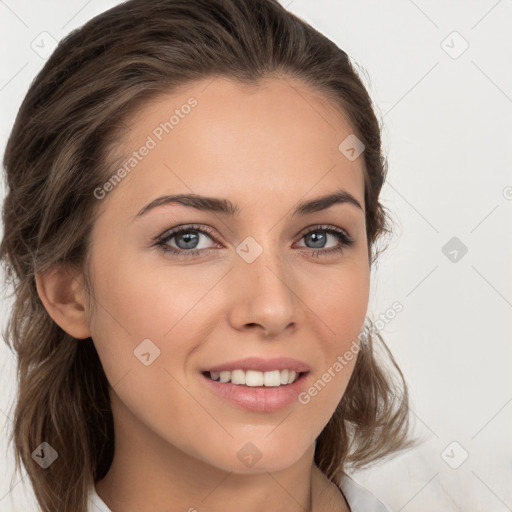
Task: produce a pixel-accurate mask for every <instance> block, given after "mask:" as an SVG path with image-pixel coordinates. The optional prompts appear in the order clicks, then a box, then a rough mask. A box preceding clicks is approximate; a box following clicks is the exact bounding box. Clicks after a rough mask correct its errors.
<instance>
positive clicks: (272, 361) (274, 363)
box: [202, 357, 311, 373]
mask: <svg viewBox="0 0 512 512" xmlns="http://www.w3.org/2000/svg"><path fill="white" fill-rule="evenodd" d="M233 370H244V371H245V372H246V371H248V370H256V371H258V372H270V371H272V370H293V371H295V372H297V373H305V372H309V371H311V368H310V367H309V365H308V364H306V363H304V362H303V361H299V360H298V359H293V358H290V357H276V358H269V359H264V358H261V357H246V358H245V359H238V360H236V361H230V362H229V363H224V364H218V365H214V366H210V367H208V368H204V369H203V370H202V372H203V373H204V372H222V371H233Z"/></svg>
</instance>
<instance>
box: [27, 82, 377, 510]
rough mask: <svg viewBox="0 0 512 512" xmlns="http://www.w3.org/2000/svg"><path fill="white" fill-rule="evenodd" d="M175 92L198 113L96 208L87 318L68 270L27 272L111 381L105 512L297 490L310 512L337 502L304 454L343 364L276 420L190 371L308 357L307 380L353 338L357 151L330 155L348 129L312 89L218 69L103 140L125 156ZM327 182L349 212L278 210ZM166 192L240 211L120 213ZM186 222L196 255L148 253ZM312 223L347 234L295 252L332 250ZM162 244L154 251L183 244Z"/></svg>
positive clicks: (296, 497) (364, 295)
mask: <svg viewBox="0 0 512 512" xmlns="http://www.w3.org/2000/svg"><path fill="white" fill-rule="evenodd" d="M190 96H193V97H194V98H196V99H197V100H198V105H197V106H196V107H195V108H193V109H192V110H191V112H190V114H188V115H187V116H185V117H184V119H181V120H180V123H179V124H178V125H177V126H175V128H174V129H173V131H172V132H171V133H169V134H166V135H165V136H164V137H163V139H162V141H161V142H159V143H158V145H157V147H156V148H154V149H152V150H151V151H150V152H149V154H148V155H147V156H146V157H145V158H144V159H143V160H142V161H141V162H140V163H138V165H137V166H136V167H135V168H134V169H133V170H132V171H131V172H130V173H129V175H128V176H127V177H125V178H124V179H123V180H122V182H121V183H120V184H118V185H117V186H116V187H115V188H114V189H113V190H112V191H110V192H109V193H108V194H107V196H106V197H105V198H104V199H101V200H98V202H99V203H100V204H99V205H98V208H99V210H98V212H99V213H100V215H99V216H98V217H97V219H96V221H95V225H94V229H93V232H92V236H91V260H90V261H91V271H92V276H93V281H94V297H95V301H96V308H95V311H94V313H93V312H91V311H89V310H88V308H87V301H86V296H85V293H84V291H83V288H82V286H80V285H81V282H82V281H81V279H80V275H79V274H77V275H73V276H72V277H70V274H68V273H64V272H61V271H59V270H57V271H56V272H53V273H51V272H48V273H46V274H45V275H38V276H37V278H36V283H37V288H38V292H39V295H40V296H41V299H42V301H43V302H44V304H45V307H46V308H47V309H48V311H49V313H50V314H51V316H52V317H53V319H54V320H55V321H56V322H57V323H58V324H59V325H60V326H61V327H62V328H63V329H65V330H66V331H67V332H68V333H70V334H71V335H73V336H75V337H77V338H80V339H83V338H86V337H89V336H91V337H92V339H93V341H94V344H95V346H96V349H97V351H98V354H99V356H100V359H101V362H102V364H103V368H104V370H105V373H106V376H107V378H108V380H109V382H110V384H111V386H112V388H111V401H112V409H113V415H114V423H115V456H114V460H113V464H112V466H111V468H110V470H109V472H108V474H107V475H106V477H105V478H104V479H103V480H101V481H99V482H97V483H96V489H97V492H98V494H99V496H100V497H101V498H102V499H103V500H104V501H105V503H106V504H107V505H108V506H109V507H110V508H111V509H112V511H113V512H120V511H121V510H123V511H124V512H135V511H140V510H151V511H153V512H163V511H167V512H168V511H169V510H176V511H178V510H180V511H186V510H190V509H191V511H192V510H194V508H195V509H196V510H197V511H199V512H202V511H208V512H220V511H225V510H229V509H230V508H231V506H230V505H231V504H232V503H236V504H237V508H238V509H239V510H244V511H248V512H256V511H261V510H274V511H288V512H290V511H297V512H299V511H300V512H303V511H305V510H309V500H310V498H312V500H313V510H325V511H328V510H338V511H339V510H345V511H348V510H349V509H348V506H347V504H346V501H345V499H344V497H343V495H342V494H341V492H340V491H339V490H338V489H337V487H336V486H335V485H334V484H332V483H330V482H329V480H328V479H327V478H326V477H325V475H324V474H323V473H322V472H321V471H320V470H319V469H318V468H317V467H316V466H315V465H314V462H313V457H314V449H315V444H314V443H315V439H316V437H317V436H318V435H319V434H320V432H321V431H322V429H323V428H324V426H325V425H326V424H327V422H328V421H329V418H330V417H331V416H332V414H333V412H334V410H335V408H336V406H337V404H338V402H339V401H340V399H341V397H342V396H343V393H344V392H345V389H346V386H347V383H348V380H349V378H350V375H351V374H352V371H353V368H354V365H355V360H356V358H354V359H353V360H352V361H350V362H349V363H348V364H347V365H346V366H345V367H344V368H343V370H342V371H340V372H339V373H337V374H336V377H335V378H333V379H332V380H331V381H330V382H329V383H328V384H327V385H326V386H325V387H324V389H323V390H322V391H321V392H319V393H318V394H317V396H315V397H313V398H312V399H311V400H310V402H309V403H308V404H306V405H303V404H301V403H299V402H298V401H296V402H294V403H293V404H292V405H290V406H288V407H286V408H285V409H283V410H279V411H277V412H253V411H249V410H246V409H243V408H240V407H238V406H236V405H234V404H231V403H230V402H227V401H225V400H223V399H221V398H219V397H217V396H216V395H214V394H213V393H212V392H211V391H210V390H209V389H208V388H207V386H206V385H205V383H204V382H203V381H202V377H201V375H200V372H201V370H203V369H205V368H208V366H212V365H214V364H215V365H218V364H221V363H223V362H227V361H231V360H235V359H239V358H242V357H247V356H252V355H256V356H262V357H272V356H282V355H285V356H290V357H294V358H297V359H299V360H302V361H305V362H307V363H308V364H309V365H310V367H311V369H312V371H311V372H310V374H309V376H308V379H309V383H310V385H311V384H312V383H314V382H315V381H317V380H318V379H320V378H321V376H322V374H323V373H324V372H325V371H327V369H328V368H329V367H332V365H333V363H334V362H335V361H336V359H337V357H338V356H340V355H343V354H344V353H345V352H346V351H347V350H349V348H350V346H351V343H353V341H354V340H356V341H357V336H358V334H359V333H360V332H361V329H362V326H363V323H364V319H365V315H366V312H367V306H368V299H369V288H370V268H369V259H368V252H367V239H366V226H365V214H364V180H363V165H364V161H363V158H362V157H360V158H357V159H356V160H354V161H349V160H348V159H347V158H346V157H345V156H344V155H343V154H342V153H341V152H340V151H339V150H338V145H339V144H340V142H341V141H342V140H343V139H345V137H347V136H348V135H350V134H351V133H353V130H352V129H351V127H350V125H349V124H348V123H347V121H346V119H345V118H344V116H343V115H342V114H341V113H340V112H339V111H338V110H336V109H335V108H334V107H333V106H332V105H331V104H330V103H329V102H328V101H327V100H326V98H325V97H324V96H322V95H321V94H320V93H318V92H316V91H313V90H312V89H310V88H308V87H307V86H306V85H304V84H303V83H301V82H298V81H296V80H295V79H292V78H289V77H287V78H286V79H285V78H272V79H266V80H265V81H264V82H263V83H262V84H261V85H260V86H259V87H248V86H244V85H240V84H238V83H235V82H233V81H231V80H228V79H225V78H221V77H218V78H216V79H214V80H212V79H211V78H210V79H208V80H205V81H200V82H196V83H194V84H193V85H189V86H188V87H187V88H186V89H184V90H183V91H182V92H179V93H176V92H175V93H173V94H171V95H167V96H162V97H160V98H158V99H157V100H154V101H152V102H151V103H150V104H147V105H146V106H144V107H143V109H142V110H141V111H140V112H139V113H138V114H137V115H136V116H135V117H134V118H133V119H132V120H131V121H132V122H131V123H129V132H128V135H127V136H126V137H125V139H124V141H123V146H122V148H121V149H124V150H125V151H126V153H127V154H129V153H131V152H132V151H134V150H137V149H138V148H139V147H140V146H141V145H143V144H144V142H145V141H146V139H147V137H148V135H150V134H151V133H152V131H153V130H154V129H155V127H156V126H158V125H159V124H160V123H161V122H163V121H165V120H167V119H168V118H169V116H170V114H171V113H172V112H173V111H174V109H176V108H180V106H182V105H183V104H185V103H186V101H187V99H188V98H189V97H190ZM339 188H343V189H345V190H346V191H348V192H350V193H351V194H352V195H353V196H354V197H355V198H357V200H358V201H359V203H360V204H361V205H362V207H363V210H360V209H358V208H356V207H354V206H353V205H350V204H337V205H334V206H332V207H330V208H329V209H327V210H324V211H321V212H317V213H312V214H308V215H305V216H302V217H299V216H297V217H293V218H292V217H291V215H290V212H291V210H292V209H293V208H294V207H295V205H296V203H297V202H298V201H301V200H311V199H313V198H316V197H319V196H322V195H326V194H328V193H332V192H333V191H334V190H337V189H339ZM177 193H195V194H200V195H206V196H210V197H218V198H226V199H229V200H230V201H231V202H233V203H236V204H238V205H239V207H240V208H241V213H240V215H239V217H238V218H237V217H230V216H227V215H224V214H220V213H211V212H202V211H199V210H195V209H193V208H190V207H186V206H183V205H179V204H170V205H165V206H162V207H159V208H156V209H154V210H152V211H150V212H148V213H147V214H146V215H144V216H142V217H140V218H138V219H137V220H135V221H133V222H132V218H133V217H134V216H135V215H136V214H137V212H138V211H139V210H140V209H141V208H142V207H143V206H144V205H146V204H147V203H149V202H150V201H151V200H153V199H154V198H156V197H158V196H160V195H163V194H177ZM189 223H194V224H201V225H205V226H209V227H211V228H212V230H213V233H214V236H215V237H216V240H213V239H212V238H210V237H209V236H208V235H204V234H199V236H200V239H199V245H198V246H199V247H200V248H211V249H212V250H211V251H210V252H209V253H207V251H204V254H203V255H201V256H186V255H185V257H180V258H178V257H176V256H174V255H172V254H165V253H164V252H163V251H162V250H161V249H159V248H157V247H154V246H152V244H153V242H154V239H155V238H156V237H158V236H159V235H162V234H165V233H166V232H168V231H169V230H170V229H171V228H174V227H176V226H180V225H186V224H189ZM321 224H328V225H332V226H335V227H338V228H340V229H343V230H345V231H347V232H348V233H349V235H350V236H351V237H352V238H353V239H354V240H355V242H354V244H353V245H352V246H351V247H346V248H344V250H343V251H341V252H337V253H331V254H325V255H319V256H312V251H313V250H314V249H315V248H318V247H320V250H324V251H325V250H327V249H329V248H331V247H335V246H337V245H338V244H339V241H338V240H337V239H336V237H334V236H333V235H327V239H326V241H325V244H324V246H323V247H321V246H320V245H315V244H314V243H313V242H314V239H311V238H308V237H304V234H302V235H300V234H301V232H302V231H303V230H305V228H310V229H306V232H311V231H314V232H315V233H317V232H318V230H319V228H318V227H317V226H318V225H321ZM196 233H197V232H196ZM320 233H322V232H321V231H320ZM299 235H300V236H299ZM247 236H251V237H253V238H254V239H255V240H257V242H258V243H259V244H260V246H261V247H262V249H263V252H262V254H261V255H260V256H259V257H258V258H256V260H255V261H253V262H252V263H250V264H249V263H247V262H246V261H244V259H242V258H241V257H240V256H239V255H238V254H237V252H236V248H237V246H238V245H239V244H240V243H241V242H242V241H243V240H244V239H245V238H246V237H247ZM178 239H179V237H175V238H174V239H173V240H172V241H169V242H168V245H171V246H172V247H174V248H177V247H186V244H185V243H184V242H185V240H183V239H181V240H178ZM178 243H179V244H180V245H177V244H178ZM188 250H189V251H190V249H188ZM186 251H187V249H186V248H185V249H182V252H186ZM146 338H149V339H151V340H152V342H153V343H154V344H155V345H156V346H158V348H159V350H160V356H159V357H158V358H157V359H155V360H154V362H153V363H152V364H151V365H149V366H145V365H143V364H142V363H141V362H140V361H139V359H137V358H136V357H134V350H135V349H136V348H137V346H138V345H139V344H140V343H141V342H142V340H144V339H146ZM308 387H309V386H308ZM247 442H251V443H252V444H254V445H255V446H256V447H257V449H258V450H259V452H260V453H261V455H262V457H261V459H260V460H259V461H258V462H257V463H256V464H255V465H254V466H252V467H246V466H245V465H244V464H243V463H242V462H241V461H240V460H239V458H238V457H237V453H238V451H239V450H240V449H241V448H242V447H243V446H244V445H245V444H246V443H247ZM169 504H172V508H169ZM192 507H193V508H192Z"/></svg>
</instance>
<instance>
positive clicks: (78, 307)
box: [35, 268, 91, 339]
mask: <svg viewBox="0 0 512 512" xmlns="http://www.w3.org/2000/svg"><path fill="white" fill-rule="evenodd" d="M35 281H36V288H37V293H38V294H39V298H40V299H41V302H42V303H43V305H44V307H45V309H46V311H48V314H49V315H50V316H51V317H52V319H53V320H54V322H55V323H56V324H57V325H59V326H60V327H61V329H63V330H64V331H66V332H67V333H68V334H69V335H71V336H73V337H74V338H77V339H85V338H88V337H90V336H91V331H90V328H89V324H88V322H87V311H86V304H85V300H84V297H85V296H84V294H83V293H82V287H81V285H80V282H79V281H78V280H77V278H76V276H74V275H73V274H71V273H70V272H68V271H66V270H64V269H62V268H52V269H50V270H47V271H46V272H44V273H41V274H36V276H35Z"/></svg>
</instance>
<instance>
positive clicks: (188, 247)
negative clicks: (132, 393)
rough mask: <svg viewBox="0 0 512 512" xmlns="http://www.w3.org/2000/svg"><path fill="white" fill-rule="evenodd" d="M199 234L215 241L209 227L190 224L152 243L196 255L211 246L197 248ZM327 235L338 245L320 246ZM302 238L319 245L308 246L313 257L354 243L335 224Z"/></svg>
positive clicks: (183, 254)
mask: <svg viewBox="0 0 512 512" xmlns="http://www.w3.org/2000/svg"><path fill="white" fill-rule="evenodd" d="M200 235H205V236H206V237H208V238H210V239H211V240H214V241H215V242H217V240H216V239H215V237H214V235H213V233H212V230H211V229H210V228H208V227H207V226H200V225H196V224H191V225H187V226H183V227H181V228H177V229H174V230H172V231H170V232H169V231H168V232H166V233H164V234H162V235H160V236H159V237H157V239H156V241H155V244H154V245H155V246H157V247H159V248H160V249H161V250H162V251H164V252H165V253H170V254H173V255H176V256H178V257H192V256H197V255H200V254H201V253H207V252H209V251H211V250H212V249H211V248H199V249H198V248H197V245H199V240H200ZM329 235H330V236H332V237H334V238H336V239H337V241H338V245H336V246H335V247H331V248H329V249H324V248H322V247H320V246H321V245H323V244H324V243H326V242H327V240H328V236H329ZM302 239H307V240H308V241H309V242H312V243H313V244H317V247H320V248H316V247H309V249H312V254H311V255H312V256H314V257H318V256H321V255H326V254H331V253H336V252H341V251H343V250H344V249H345V248H347V247H350V246H352V245H353V244H354V240H353V239H352V238H351V237H350V236H349V235H348V233H346V232H345V231H343V230H341V229H339V228H337V227H335V226H315V227H314V228H313V229H310V230H309V231H307V232H306V233H302V234H301V240H302ZM171 241H174V244H175V245H176V247H172V246H171V245H169V242H171ZM217 243H218V242H217ZM180 246H181V247H180ZM306 248H308V247H306Z"/></svg>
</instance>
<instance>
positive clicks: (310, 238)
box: [301, 225, 354, 256]
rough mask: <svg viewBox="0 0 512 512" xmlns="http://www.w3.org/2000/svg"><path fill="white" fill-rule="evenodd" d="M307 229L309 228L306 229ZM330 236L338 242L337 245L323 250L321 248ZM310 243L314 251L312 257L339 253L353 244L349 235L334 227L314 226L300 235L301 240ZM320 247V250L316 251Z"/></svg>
mask: <svg viewBox="0 0 512 512" xmlns="http://www.w3.org/2000/svg"><path fill="white" fill-rule="evenodd" d="M307 229H309V228H307ZM329 236H331V237H333V238H335V239H336V240H337V241H338V245H335V246H334V247H331V248H328V249H325V248H324V247H323V246H324V244H325V243H326V242H327V240H328V237H329ZM302 239H304V240H305V241H307V242H309V243H311V244H312V245H313V247H309V248H310V249H311V248H313V249H316V250H314V251H313V253H312V256H321V255H329V254H332V253H339V252H341V251H343V250H345V249H346V248H347V247H350V246H352V245H353V244H354V240H353V239H352V238H351V237H350V235H349V234H348V233H347V232H345V231H343V230H342V229H340V228H337V227H336V226H329V225H327V226H315V227H314V229H310V230H309V231H307V232H306V233H302V236H301V240H302ZM319 247H320V250H319V249H318V248H319Z"/></svg>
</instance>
